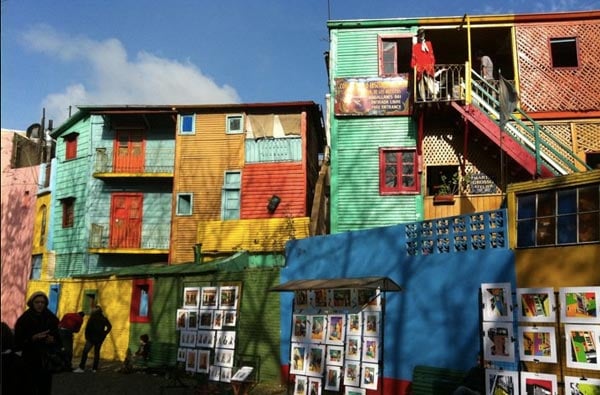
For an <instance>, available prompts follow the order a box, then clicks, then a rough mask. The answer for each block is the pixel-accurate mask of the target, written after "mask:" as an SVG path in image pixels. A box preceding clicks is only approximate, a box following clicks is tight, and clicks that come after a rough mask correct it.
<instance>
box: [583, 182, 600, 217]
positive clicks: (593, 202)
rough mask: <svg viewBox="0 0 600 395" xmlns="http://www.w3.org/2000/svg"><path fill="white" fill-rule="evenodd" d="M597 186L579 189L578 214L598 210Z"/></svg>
mask: <svg viewBox="0 0 600 395" xmlns="http://www.w3.org/2000/svg"><path fill="white" fill-rule="evenodd" d="M599 188H600V187H599V186H597V185H592V186H589V187H584V188H579V212H582V211H594V210H598V205H599V204H600V203H599V202H598V195H599V193H598V190H599Z"/></svg>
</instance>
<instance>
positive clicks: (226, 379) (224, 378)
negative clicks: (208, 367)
mask: <svg viewBox="0 0 600 395" xmlns="http://www.w3.org/2000/svg"><path fill="white" fill-rule="evenodd" d="M232 370H233V368H221V377H220V380H221V382H223V383H231V372H232Z"/></svg>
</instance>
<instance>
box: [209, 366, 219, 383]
mask: <svg viewBox="0 0 600 395" xmlns="http://www.w3.org/2000/svg"><path fill="white" fill-rule="evenodd" d="M208 379H209V380H210V381H220V380H221V368H220V367H218V366H214V365H211V366H210V367H209V368H208Z"/></svg>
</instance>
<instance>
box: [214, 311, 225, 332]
mask: <svg viewBox="0 0 600 395" xmlns="http://www.w3.org/2000/svg"><path fill="white" fill-rule="evenodd" d="M212 328H213V329H221V328H223V310H215V311H214V313H213V323H212Z"/></svg>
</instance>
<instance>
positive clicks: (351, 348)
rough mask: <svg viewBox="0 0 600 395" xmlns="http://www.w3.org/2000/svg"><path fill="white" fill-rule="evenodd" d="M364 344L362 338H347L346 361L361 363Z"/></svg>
mask: <svg viewBox="0 0 600 395" xmlns="http://www.w3.org/2000/svg"><path fill="white" fill-rule="evenodd" d="M361 349H362V343H361V338H360V336H348V337H347V338H346V359H349V360H352V361H360V356H361Z"/></svg>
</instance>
